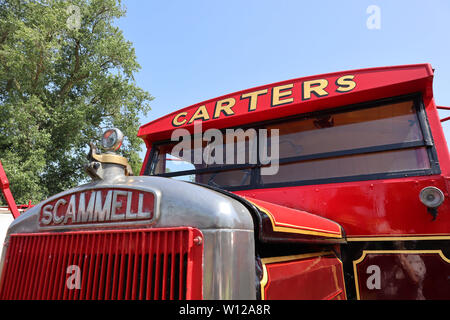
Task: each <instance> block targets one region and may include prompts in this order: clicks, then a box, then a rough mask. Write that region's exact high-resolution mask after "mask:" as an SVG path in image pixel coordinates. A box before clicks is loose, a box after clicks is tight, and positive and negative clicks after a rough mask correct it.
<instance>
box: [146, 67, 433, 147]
mask: <svg viewBox="0 0 450 320" xmlns="http://www.w3.org/2000/svg"><path fill="white" fill-rule="evenodd" d="M432 80H433V69H432V67H431V65H430V64H426V63H424V64H412V65H400V66H391V67H378V68H368V69H357V70H349V71H341V72H333V73H327V74H321V75H315V76H309V77H302V78H297V79H291V80H286V81H281V82H276V83H272V84H268V85H263V86H259V87H255V88H250V89H246V90H242V91H238V92H234V93H231V94H227V95H223V96H220V97H217V98H214V99H210V100H207V101H203V102H200V103H197V104H194V105H191V106H188V107H186V108H183V109H180V110H178V111H175V112H172V113H170V114H168V115H166V116H163V117H161V118H159V119H156V120H154V121H151V122H149V123H147V124H145V125H143V126H141V127H140V129H139V132H138V136H139V137H141V138H142V139H144V140H145V141H146V143H147V145H150V144H152V143H153V142H155V141H161V140H169V139H170V137H171V134H172V132H173V130H175V129H179V128H182V129H187V130H188V131H189V132H190V133H193V132H194V124H195V123H201V124H202V130H203V131H204V130H207V129H210V128H216V129H223V128H230V127H237V126H243V125H246V124H248V123H256V122H262V121H267V120H271V119H279V118H284V117H289V116H294V115H296V114H303V113H310V112H314V111H320V110H325V109H329V108H336V107H340V106H345V105H350V104H356V103H360V102H365V101H370V100H378V99H383V98H388V97H394V96H400V95H405V94H409V93H415V92H421V93H422V94H424V95H432Z"/></svg>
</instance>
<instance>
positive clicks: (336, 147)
mask: <svg viewBox="0 0 450 320" xmlns="http://www.w3.org/2000/svg"><path fill="white" fill-rule="evenodd" d="M266 128H267V129H279V130H280V131H279V132H280V136H279V141H280V163H281V165H280V168H279V171H278V173H277V174H276V175H272V176H270V175H267V176H261V180H260V181H261V183H263V184H272V183H284V182H290V181H308V180H312V181H313V180H321V179H331V178H339V177H351V176H360V175H361V176H364V175H376V174H390V173H395V172H407V171H417V170H428V169H430V167H431V165H430V161H429V157H428V153H427V150H426V147H425V143H424V139H423V135H422V130H421V126H420V122H419V118H418V116H417V113H416V107H415V103H414V100H408V101H403V102H398V103H392V104H386V105H382V106H378V107H372V108H367V109H358V110H353V111H348V112H339V113H335V114H327V115H323V116H319V117H314V118H308V119H302V120H295V121H289V122H285V123H281V124H274V125H271V126H266Z"/></svg>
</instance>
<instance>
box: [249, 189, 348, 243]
mask: <svg viewBox="0 0 450 320" xmlns="http://www.w3.org/2000/svg"><path fill="white" fill-rule="evenodd" d="M244 198H245V199H246V200H247V201H250V202H251V203H253V204H255V205H256V206H257V207H258V208H261V209H262V210H263V212H264V213H265V214H267V215H268V216H269V219H270V227H271V228H272V232H288V233H298V234H305V235H308V234H311V235H315V236H318V237H324V238H336V239H341V238H342V237H343V233H342V229H341V226H340V225H339V224H337V223H336V222H334V221H331V220H328V219H324V218H322V217H320V216H318V215H313V214H311V213H308V212H305V211H300V210H294V209H290V208H287V207H283V206H279V205H276V204H274V203H270V202H266V201H262V200H258V199H254V198H249V197H244Z"/></svg>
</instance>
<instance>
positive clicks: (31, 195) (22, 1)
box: [0, 0, 153, 203]
mask: <svg viewBox="0 0 450 320" xmlns="http://www.w3.org/2000/svg"><path fill="white" fill-rule="evenodd" d="M124 15H125V9H124V7H123V6H122V4H121V1H120V0H73V1H62V0H40V1H30V0H28V1H27V0H0V159H1V161H2V162H3V166H4V168H5V171H6V173H7V175H8V178H9V180H10V183H11V189H12V192H13V195H14V197H15V198H16V201H17V202H18V203H25V202H28V200H32V201H33V202H38V201H41V200H43V199H45V198H46V197H48V196H50V195H52V194H55V193H57V192H60V191H62V190H65V189H67V188H70V187H73V186H75V185H77V184H78V183H80V182H81V181H83V179H85V175H84V172H83V165H84V163H86V153H87V148H86V147H87V145H88V144H89V142H90V141H93V140H98V139H99V138H100V137H101V134H102V132H103V131H104V129H105V128H108V127H117V128H119V129H121V130H122V131H123V132H124V135H125V136H126V141H125V143H124V147H122V151H121V152H122V154H123V155H124V156H126V157H127V158H128V159H129V161H130V163H131V165H132V168H133V170H134V171H135V172H136V171H138V170H139V167H140V163H141V159H140V158H139V154H138V152H139V151H140V150H141V140H140V139H139V138H137V137H136V134H137V130H138V128H139V125H140V124H139V117H141V116H143V115H145V114H146V113H147V112H148V111H149V110H150V106H149V102H150V101H151V100H152V99H153V98H152V97H151V95H150V94H149V93H148V92H146V91H145V90H143V89H141V88H139V87H138V86H137V85H136V83H135V80H134V74H136V72H138V70H139V69H140V66H139V64H138V62H137V59H136V55H135V51H134V48H133V45H132V43H131V42H130V41H127V40H126V39H125V38H124V35H123V33H122V31H121V30H120V29H119V28H118V27H117V26H115V25H114V22H115V20H116V19H118V18H120V17H123V16H124Z"/></svg>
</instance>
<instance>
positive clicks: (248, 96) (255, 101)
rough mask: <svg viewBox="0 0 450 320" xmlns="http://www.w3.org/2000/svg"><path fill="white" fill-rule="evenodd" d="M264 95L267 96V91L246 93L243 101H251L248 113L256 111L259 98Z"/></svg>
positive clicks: (242, 97)
mask: <svg viewBox="0 0 450 320" xmlns="http://www.w3.org/2000/svg"><path fill="white" fill-rule="evenodd" d="M263 94H267V89H264V90H259V91H255V92H250V93H244V94H243V95H242V96H241V100H242V99H250V102H249V105H248V111H255V110H256V107H257V106H258V96H261V95H263Z"/></svg>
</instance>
